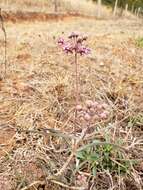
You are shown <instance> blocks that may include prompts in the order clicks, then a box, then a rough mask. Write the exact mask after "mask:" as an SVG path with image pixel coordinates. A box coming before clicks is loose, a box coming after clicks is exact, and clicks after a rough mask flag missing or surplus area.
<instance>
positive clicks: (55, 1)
mask: <svg viewBox="0 0 143 190" xmlns="http://www.w3.org/2000/svg"><path fill="white" fill-rule="evenodd" d="M54 9H55V13H56V12H57V11H58V2H57V0H54Z"/></svg>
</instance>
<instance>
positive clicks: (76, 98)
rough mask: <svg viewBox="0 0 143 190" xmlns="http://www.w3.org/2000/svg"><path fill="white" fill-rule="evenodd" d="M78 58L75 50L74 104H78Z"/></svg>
mask: <svg viewBox="0 0 143 190" xmlns="http://www.w3.org/2000/svg"><path fill="white" fill-rule="evenodd" d="M78 83H79V81H78V59H77V52H75V104H76V106H77V105H78V101H79V87H78ZM76 120H77V110H75V122H76Z"/></svg>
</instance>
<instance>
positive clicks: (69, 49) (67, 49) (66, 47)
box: [63, 43, 73, 53]
mask: <svg viewBox="0 0 143 190" xmlns="http://www.w3.org/2000/svg"><path fill="white" fill-rule="evenodd" d="M63 50H64V51H65V52H66V53H73V48H72V46H71V44H68V43H66V44H64V45H63Z"/></svg>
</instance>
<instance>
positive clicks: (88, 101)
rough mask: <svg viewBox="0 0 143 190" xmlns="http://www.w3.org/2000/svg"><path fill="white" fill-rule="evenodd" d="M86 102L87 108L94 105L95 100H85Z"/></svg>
mask: <svg viewBox="0 0 143 190" xmlns="http://www.w3.org/2000/svg"><path fill="white" fill-rule="evenodd" d="M85 104H86V107H87V108H91V107H92V105H93V102H92V101H91V100H87V101H86V102H85Z"/></svg>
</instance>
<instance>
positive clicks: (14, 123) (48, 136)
mask: <svg viewBox="0 0 143 190" xmlns="http://www.w3.org/2000/svg"><path fill="white" fill-rule="evenodd" d="M5 28H6V32H7V73H6V76H5V78H3V73H4V64H3V60H4V40H3V32H0V51H1V54H0V61H1V63H2V64H1V67H0V73H1V80H0V189H3V190H16V189H17V190H19V189H21V190H26V189H32V190H33V189H40V188H41V189H42V188H43V189H44V188H45V189H47V190H52V189H54V190H57V189H61V190H62V189H82V190H83V189H89V190H90V189H91V188H90V187H91V186H92V189H98V190H104V189H105V190H107V189H116V190H118V189H121V190H128V189H134V190H138V189H140V190H141V189H142V188H143V186H142V180H143V140H142V139H143V75H142V74H143V49H142V48H141V47H138V46H137V44H136V39H137V38H139V37H142V36H143V25H142V20H139V19H138V20H137V19H133V20H129V19H127V18H124V19H118V20H114V19H109V20H96V19H93V18H91V19H90V18H82V17H77V18H76V17H72V16H68V17H66V18H63V19H62V20H58V19H54V20H50V19H49V20H47V21H44V22H43V21H42V20H41V21H36V20H34V21H29V22H28V21H25V22H24V21H22V22H18V23H11V22H6V23H5ZM72 31H79V32H80V33H82V34H86V35H87V36H88V40H87V42H86V43H87V44H88V46H89V47H90V48H91V54H89V55H87V56H85V57H82V56H81V57H79V61H78V62H79V65H80V103H83V102H84V101H86V100H94V101H95V100H98V101H103V102H105V103H106V104H108V105H109V108H110V114H109V117H108V119H107V120H105V121H100V122H97V123H94V124H93V125H92V126H91V130H89V132H88V133H87V134H86V139H85V140H83V142H81V143H80V144H79V147H78V148H80V147H83V146H85V145H87V144H89V143H91V142H92V141H93V140H99V141H101V142H102V141H103V142H110V143H111V145H113V147H112V149H113V153H112V155H111V162H112V163H115V164H117V166H118V167H119V168H120V167H122V165H124V164H125V165H124V166H123V168H124V169H125V171H126V172H125V171H121V170H120V169H119V168H118V169H114V170H112V169H113V168H112V169H111V170H106V169H105V168H104V166H103V168H102V167H100V168H98V167H97V173H96V175H95V173H94V174H93V173H92V171H91V170H90V167H87V166H86V164H85V165H84V167H83V168H80V169H79V171H78V169H77V168H76V165H77V158H76V153H75V155H73V157H72V158H71V159H70V161H69V163H68V159H69V157H70V155H71V154H70V153H71V149H72V144H73V139H75V138H76V137H78V136H80V134H81V132H82V130H83V129H82V128H81V126H77V128H76V129H75V128H74V123H73V120H72V117H73V108H74V106H75V96H74V82H75V81H74V75H75V73H74V67H73V56H72V55H71V54H64V53H63V51H62V50H61V49H60V48H59V46H58V43H57V41H58V39H59V37H67V36H68V35H69V34H70V33H71V32H72ZM72 138H73V139H72ZM114 144H116V145H118V146H119V147H120V148H121V149H122V148H123V149H124V153H123V157H122V161H123V160H127V161H128V163H127V162H122V161H121V160H118V158H117V157H116V154H114V152H116V149H118V148H115V147H114ZM110 148H111V147H110ZM102 151H103V152H104V150H102ZM119 152H120V151H119ZM97 162H98V161H97ZM104 162H106V161H104ZM65 163H68V164H67V166H66V168H64V169H63V168H62V167H63V165H64V164H65ZM61 168H62V169H63V171H62V170H61ZM116 170H117V171H116ZM58 171H60V172H61V173H60V174H59V175H56V176H55V174H56V173H58ZM122 172H123V174H122ZM78 175H80V177H81V176H82V179H81V180H78ZM83 176H84V177H83ZM82 186H84V187H85V188H83V187H82Z"/></svg>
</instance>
